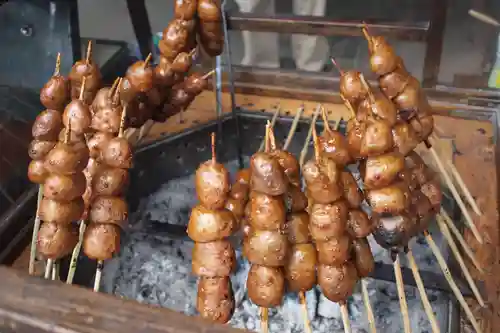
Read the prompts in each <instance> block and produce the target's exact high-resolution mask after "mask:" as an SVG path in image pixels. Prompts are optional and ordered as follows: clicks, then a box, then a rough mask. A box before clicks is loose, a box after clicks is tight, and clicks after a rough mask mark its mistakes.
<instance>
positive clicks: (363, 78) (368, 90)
mask: <svg viewBox="0 0 500 333" xmlns="http://www.w3.org/2000/svg"><path fill="white" fill-rule="evenodd" d="M359 78H360V79H361V84H362V85H363V88H365V90H366V92H367V93H368V97H369V98H370V102H371V103H372V104H374V103H375V102H376V99H375V95H373V91H372V88H371V87H370V85H369V84H368V82H366V79H365V76H364V75H363V74H360V75H359Z"/></svg>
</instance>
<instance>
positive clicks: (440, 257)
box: [424, 231, 482, 333]
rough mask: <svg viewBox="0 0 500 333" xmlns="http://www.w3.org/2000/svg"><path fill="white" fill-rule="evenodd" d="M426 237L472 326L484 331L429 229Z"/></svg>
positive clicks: (478, 330)
mask: <svg viewBox="0 0 500 333" xmlns="http://www.w3.org/2000/svg"><path fill="white" fill-rule="evenodd" d="M424 235H425V238H426V239H427V243H428V244H429V246H430V248H431V250H432V252H433V253H434V256H435V257H436V260H437V262H438V264H439V267H441V270H442V272H443V274H444V277H445V278H446V280H447V281H448V284H449V285H450V288H451V290H452V291H453V294H454V295H455V297H456V298H457V300H458V302H459V303H460V305H461V306H462V308H463V309H464V312H465V315H466V316H467V318H468V319H469V321H470V322H471V324H472V327H474V329H475V331H476V333H482V329H481V326H480V325H479V323H478V322H477V321H476V318H474V314H473V313H472V311H471V309H470V307H469V305H468V304H467V302H466V301H465V298H464V296H463V295H462V293H461V292H460V289H458V286H457V284H456V283H455V280H453V277H452V276H451V273H450V269H449V268H448V265H447V264H446V261H445V259H444V257H443V255H442V254H441V252H440V251H439V248H438V246H437V245H436V243H435V242H434V239H433V238H432V236H431V234H430V233H429V232H428V231H424Z"/></svg>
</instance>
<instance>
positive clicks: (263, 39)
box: [235, 0, 280, 68]
mask: <svg viewBox="0 0 500 333" xmlns="http://www.w3.org/2000/svg"><path fill="white" fill-rule="evenodd" d="M235 1H236V3H237V4H238V6H239V8H240V11H241V12H242V13H254V14H263V15H269V16H272V15H274V12H275V11H274V0H235ZM242 37H243V45H244V46H245V53H244V56H243V59H242V61H241V65H243V66H257V67H264V68H278V67H279V65H280V62H279V48H278V34H277V33H270V32H252V31H242Z"/></svg>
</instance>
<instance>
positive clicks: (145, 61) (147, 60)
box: [144, 52, 153, 68]
mask: <svg viewBox="0 0 500 333" xmlns="http://www.w3.org/2000/svg"><path fill="white" fill-rule="evenodd" d="M152 58H153V55H152V54H151V52H150V53H149V54H148V56H147V57H146V60H144V68H146V67H148V66H149V62H150V61H151V59H152Z"/></svg>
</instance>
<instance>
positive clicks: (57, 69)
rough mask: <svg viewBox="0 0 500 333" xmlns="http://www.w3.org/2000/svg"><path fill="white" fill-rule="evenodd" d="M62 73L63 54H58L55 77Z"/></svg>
mask: <svg viewBox="0 0 500 333" xmlns="http://www.w3.org/2000/svg"><path fill="white" fill-rule="evenodd" d="M60 72H61V52H57V57H56V68H55V70H54V76H57V75H59V74H60Z"/></svg>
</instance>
